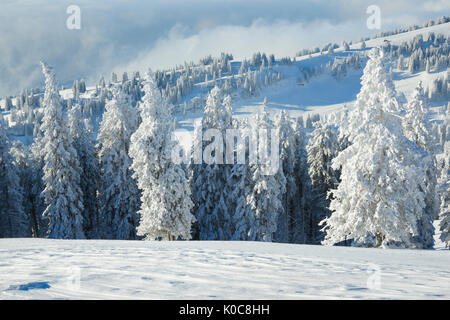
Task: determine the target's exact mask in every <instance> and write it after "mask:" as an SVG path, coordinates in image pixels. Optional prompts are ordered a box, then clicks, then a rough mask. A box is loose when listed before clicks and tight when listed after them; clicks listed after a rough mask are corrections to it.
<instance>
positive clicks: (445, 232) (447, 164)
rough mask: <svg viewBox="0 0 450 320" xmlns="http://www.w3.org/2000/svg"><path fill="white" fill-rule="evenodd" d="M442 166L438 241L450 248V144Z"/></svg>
mask: <svg viewBox="0 0 450 320" xmlns="http://www.w3.org/2000/svg"><path fill="white" fill-rule="evenodd" d="M443 159H444V166H443V168H442V174H441V179H440V182H441V184H440V185H441V207H440V215H439V218H440V220H441V221H440V224H439V229H440V231H441V236H440V239H441V241H442V242H444V243H445V245H446V246H447V247H450V142H447V143H446V145H445V148H444V157H443Z"/></svg>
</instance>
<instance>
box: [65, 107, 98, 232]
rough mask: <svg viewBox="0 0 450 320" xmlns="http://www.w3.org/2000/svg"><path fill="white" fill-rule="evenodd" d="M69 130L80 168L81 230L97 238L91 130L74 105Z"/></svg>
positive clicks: (78, 108) (95, 175) (95, 174)
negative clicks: (81, 193) (81, 197)
mask: <svg viewBox="0 0 450 320" xmlns="http://www.w3.org/2000/svg"><path fill="white" fill-rule="evenodd" d="M68 119H69V123H68V125H69V130H70V134H71V136H72V140H73V147H74V148H75V150H76V151H77V154H78V160H79V163H80V167H81V175H80V188H81V191H82V192H83V206H84V210H83V230H84V233H85V235H86V237H88V238H91V239H95V238H98V237H99V235H98V230H97V228H98V225H99V219H98V208H97V203H98V201H97V200H98V199H97V190H98V180H99V165H98V161H97V155H96V150H95V145H94V141H93V139H92V138H91V136H92V130H91V128H90V126H89V124H88V122H87V119H84V117H83V112H82V109H81V106H80V105H79V104H75V105H73V106H72V108H71V109H70V110H69V115H68Z"/></svg>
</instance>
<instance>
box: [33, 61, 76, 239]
mask: <svg viewBox="0 0 450 320" xmlns="http://www.w3.org/2000/svg"><path fill="white" fill-rule="evenodd" d="M41 65H42V71H43V73H44V76H45V95H44V101H43V109H44V110H43V112H44V117H43V119H42V130H43V132H44V136H43V139H42V145H43V148H44V149H43V152H44V154H45V155H44V167H43V173H44V175H43V182H44V185H45V188H44V190H43V191H42V195H43V197H44V200H45V204H46V208H45V211H44V213H43V214H44V216H45V217H47V218H48V219H49V226H48V229H47V236H48V237H49V238H63V239H82V238H85V235H84V232H83V216H82V212H83V210H84V207H83V192H82V191H81V189H80V172H81V168H80V165H79V162H78V155H77V152H76V150H75V149H74V148H73V146H72V139H71V135H70V132H69V128H68V127H67V123H66V121H65V119H64V115H63V111H62V105H61V97H60V96H59V93H58V86H57V83H56V80H55V75H54V73H53V70H52V69H51V68H50V67H49V66H48V65H46V64H45V63H41Z"/></svg>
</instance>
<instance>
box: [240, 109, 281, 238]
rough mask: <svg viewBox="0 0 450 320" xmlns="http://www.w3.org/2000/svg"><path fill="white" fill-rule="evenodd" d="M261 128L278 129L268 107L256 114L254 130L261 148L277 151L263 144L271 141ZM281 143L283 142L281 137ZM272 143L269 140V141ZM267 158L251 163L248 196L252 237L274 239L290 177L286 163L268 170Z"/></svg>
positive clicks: (250, 235) (250, 234) (249, 233)
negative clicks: (264, 136)
mask: <svg viewBox="0 0 450 320" xmlns="http://www.w3.org/2000/svg"><path fill="white" fill-rule="evenodd" d="M261 129H263V130H267V133H269V132H270V130H272V129H274V127H273V123H272V121H271V120H270V119H269V118H268V115H267V112H266V110H265V107H263V108H262V110H260V111H259V112H258V113H257V114H256V116H255V119H254V122H253V127H252V132H255V133H258V150H261V148H268V151H269V152H275V150H270V148H269V147H268V146H263V145H262V144H264V143H268V142H269V140H267V139H264V138H263V137H262V136H261V133H262V132H263V131H260V130H261ZM277 143H279V142H278V141H277ZM270 144H271V143H268V145H270ZM259 156H261V153H259ZM277 156H278V155H277ZM264 158H265V157H263V159H259V160H260V161H259V163H253V164H252V163H251V164H250V170H251V179H252V181H253V183H252V188H251V190H250V193H249V194H248V196H247V205H248V206H249V208H250V209H251V214H250V215H249V225H250V229H249V231H248V235H249V236H248V240H251V241H268V242H271V241H273V236H274V234H275V232H276V231H277V223H278V217H279V215H283V214H284V208H283V202H282V198H283V194H284V193H285V192H286V177H285V176H284V173H283V167H282V163H280V165H279V168H278V170H277V171H276V172H275V173H273V174H272V173H269V172H268V171H267V165H268V163H266V162H265V161H264V160H265V159H264ZM261 160H262V161H261ZM268 173H269V174H268Z"/></svg>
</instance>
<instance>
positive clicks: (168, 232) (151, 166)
mask: <svg viewBox="0 0 450 320" xmlns="http://www.w3.org/2000/svg"><path fill="white" fill-rule="evenodd" d="M145 80H146V84H145V86H144V91H145V96H144V97H143V101H142V102H141V103H140V113H141V117H142V122H141V124H140V126H139V128H138V129H137V131H136V132H135V133H134V134H133V135H132V136H131V146H130V151H129V154H130V156H131V158H132V159H133V163H132V166H131V167H132V169H133V170H134V175H133V176H134V177H135V178H136V179H137V181H138V187H139V189H141V190H142V197H141V202H142V204H141V209H140V210H139V214H140V216H141V218H140V223H139V226H138V234H139V235H142V236H145V237H146V239H148V240H154V239H155V238H166V237H167V239H168V240H174V239H176V238H178V237H180V238H182V239H188V240H189V239H191V225H192V223H193V222H194V220H195V218H194V216H193V215H192V213H191V210H192V207H193V202H192V200H191V198H190V194H191V191H190V187H189V184H188V180H187V178H186V173H185V172H184V170H183V168H182V167H181V165H180V164H176V163H174V160H173V159H172V151H173V150H174V149H175V148H176V144H177V142H176V141H173V140H172V133H173V128H172V121H171V114H170V109H171V108H170V107H169V105H168V104H167V102H166V101H165V100H164V98H163V97H162V96H161V93H160V91H159V89H158V87H157V86H156V83H155V81H154V78H153V74H152V73H148V74H147V75H146V79H145Z"/></svg>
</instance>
